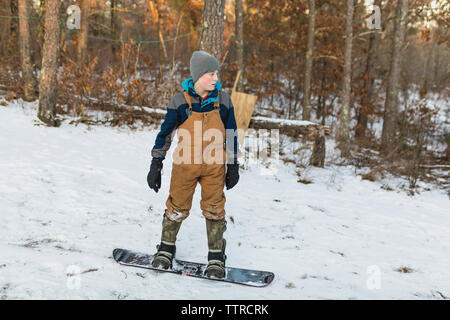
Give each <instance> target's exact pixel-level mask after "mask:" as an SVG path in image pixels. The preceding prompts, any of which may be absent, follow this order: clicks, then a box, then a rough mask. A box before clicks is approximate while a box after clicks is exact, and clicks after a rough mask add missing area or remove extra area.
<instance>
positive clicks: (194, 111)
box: [147, 51, 239, 278]
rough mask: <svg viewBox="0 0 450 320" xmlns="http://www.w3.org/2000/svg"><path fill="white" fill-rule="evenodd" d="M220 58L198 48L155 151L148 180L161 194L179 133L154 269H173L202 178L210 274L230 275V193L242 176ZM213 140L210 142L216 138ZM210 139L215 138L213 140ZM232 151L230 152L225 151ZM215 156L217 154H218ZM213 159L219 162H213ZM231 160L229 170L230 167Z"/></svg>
mask: <svg viewBox="0 0 450 320" xmlns="http://www.w3.org/2000/svg"><path fill="white" fill-rule="evenodd" d="M219 70H220V65H219V62H218V61H217V60H216V58H214V57H213V56H212V55H210V54H209V53H207V52H205V51H195V52H194V53H193V55H192V57H191V60H190V73H191V76H192V78H189V79H187V80H185V81H183V83H182V88H183V92H182V93H177V94H175V96H174V97H173V98H172V100H171V102H170V103H169V106H168V108H167V114H166V116H165V119H164V122H163V123H162V124H161V130H160V132H159V133H158V135H157V137H156V142H155V145H154V147H153V149H152V157H153V159H152V163H151V166H150V172H149V173H148V176H147V182H148V185H149V187H150V188H151V189H153V190H154V191H155V192H158V190H159V188H160V187H161V170H162V167H163V164H162V161H163V160H164V158H165V156H166V152H167V150H168V149H169V148H170V145H171V142H172V138H173V135H174V134H175V131H176V130H177V131H178V135H179V141H178V145H177V148H176V149H175V151H174V156H173V160H174V161H173V167H172V176H171V181H170V192H169V197H168V199H167V201H166V207H167V208H166V210H165V213H164V216H163V221H162V235H161V243H160V244H159V245H158V246H157V250H158V251H157V253H156V254H155V258H154V259H153V262H152V265H153V266H154V267H162V268H164V269H168V268H170V267H171V266H172V260H173V258H174V256H175V251H176V248H175V241H176V236H177V233H178V231H179V229H180V226H181V223H182V221H183V220H184V219H186V218H187V217H188V216H189V210H190V209H191V205H192V197H193V195H194V191H195V187H196V185H197V182H199V183H200V185H201V188H202V193H201V196H202V199H201V201H200V207H201V209H202V213H203V216H204V217H205V220H206V231H207V236H208V249H209V251H208V266H207V268H206V270H205V274H206V276H208V277H218V278H222V277H224V276H225V259H226V255H225V246H226V241H225V239H224V238H223V233H224V232H225V230H226V221H225V209H224V208H225V194H224V192H223V187H224V185H226V187H227V190H228V189H231V188H233V187H234V186H235V185H236V184H237V182H238V180H239V164H238V162H237V157H238V145H237V143H238V142H237V130H236V129H237V127H236V120H235V117H234V107H233V104H232V102H231V98H230V96H229V95H228V94H227V93H226V92H223V91H221V88H222V85H221V83H220V82H219V81H218V72H219ZM211 135H212V136H213V137H214V139H213V141H212V142H211V143H209V144H208V143H207V140H212V139H211V138H212V137H209V136H211ZM208 137H209V138H208ZM224 149H226V152H224ZM213 154H214V155H213ZM211 160H213V161H211ZM225 162H226V163H227V165H226V170H225Z"/></svg>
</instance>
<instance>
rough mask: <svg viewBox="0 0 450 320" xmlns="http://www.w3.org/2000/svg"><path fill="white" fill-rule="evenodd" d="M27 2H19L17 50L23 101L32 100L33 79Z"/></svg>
mask: <svg viewBox="0 0 450 320" xmlns="http://www.w3.org/2000/svg"><path fill="white" fill-rule="evenodd" d="M27 2H28V1H27V0H19V3H18V4H19V17H20V18H19V50H20V64H21V66H22V85H23V100H25V101H33V100H34V77H33V69H32V63H31V56H30V26H29V24H28V21H29V18H28V17H29V8H28V5H27Z"/></svg>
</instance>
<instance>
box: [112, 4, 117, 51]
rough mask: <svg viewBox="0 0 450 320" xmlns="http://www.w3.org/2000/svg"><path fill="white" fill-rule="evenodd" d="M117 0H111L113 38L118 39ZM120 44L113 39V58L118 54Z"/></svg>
mask: <svg viewBox="0 0 450 320" xmlns="http://www.w3.org/2000/svg"><path fill="white" fill-rule="evenodd" d="M116 20H117V0H111V38H112V39H113V40H118V39H117V21H116ZM117 48H118V45H117V42H116V41H111V52H112V54H113V60H114V59H115V56H116V51H117Z"/></svg>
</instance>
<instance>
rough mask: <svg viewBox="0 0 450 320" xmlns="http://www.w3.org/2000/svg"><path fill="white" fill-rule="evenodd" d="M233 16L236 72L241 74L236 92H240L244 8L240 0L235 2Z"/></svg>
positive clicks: (242, 72) (242, 77)
mask: <svg viewBox="0 0 450 320" xmlns="http://www.w3.org/2000/svg"><path fill="white" fill-rule="evenodd" d="M235 15H236V56H237V68H238V72H239V71H240V72H241V76H240V77H239V81H238V83H237V87H236V90H237V91H239V92H242V91H243V85H242V84H243V79H244V7H243V5H242V0H236V4H235Z"/></svg>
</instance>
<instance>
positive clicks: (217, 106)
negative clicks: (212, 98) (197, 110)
mask: <svg viewBox="0 0 450 320" xmlns="http://www.w3.org/2000/svg"><path fill="white" fill-rule="evenodd" d="M219 107H220V92H219V93H217V101H216V102H214V108H216V109H217V108H219Z"/></svg>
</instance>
